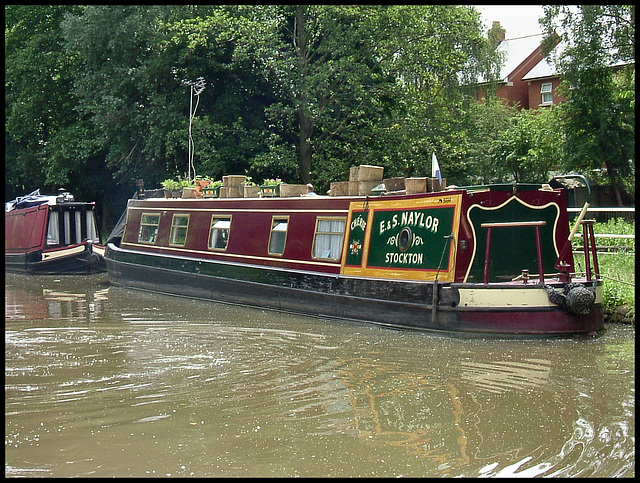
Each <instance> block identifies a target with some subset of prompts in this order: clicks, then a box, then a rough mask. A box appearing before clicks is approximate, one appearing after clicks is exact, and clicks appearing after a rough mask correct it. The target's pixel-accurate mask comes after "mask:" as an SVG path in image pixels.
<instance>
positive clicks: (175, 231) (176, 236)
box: [169, 215, 190, 247]
mask: <svg viewBox="0 0 640 483" xmlns="http://www.w3.org/2000/svg"><path fill="white" fill-rule="evenodd" d="M189 216H190V215H173V220H172V221H171V235H170V236H169V245H176V246H180V247H183V246H184V245H185V243H187V228H188V227H189Z"/></svg>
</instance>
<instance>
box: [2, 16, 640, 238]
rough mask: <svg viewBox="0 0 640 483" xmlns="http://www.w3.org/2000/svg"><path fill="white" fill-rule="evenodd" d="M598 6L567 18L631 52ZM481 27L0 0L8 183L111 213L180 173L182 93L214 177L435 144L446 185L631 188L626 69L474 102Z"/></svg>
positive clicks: (184, 128)
mask: <svg viewBox="0 0 640 483" xmlns="http://www.w3.org/2000/svg"><path fill="white" fill-rule="evenodd" d="M560 7H562V6H558V8H560ZM595 7H598V8H595ZM595 7H594V9H591V10H588V12H589V15H591V17H589V18H588V19H586V20H585V21H584V22H583V23H580V22H577V21H572V22H570V23H569V24H567V25H578V26H582V25H583V24H584V25H588V26H594V29H593V31H594V36H593V40H594V42H595V41H596V40H598V39H599V40H600V43H599V44H598V43H597V42H596V43H595V44H597V45H603V46H604V45H611V44H612V42H617V44H616V45H618V46H619V47H620V49H619V50H620V52H621V55H622V54H624V52H626V54H625V55H627V57H628V55H629V51H630V50H629V48H628V45H626V44H624V42H625V41H628V40H629V39H631V40H633V36H632V35H631V36H630V34H633V33H634V29H635V25H634V24H633V22H632V23H631V25H628V26H627V28H626V30H625V29H624V28H623V27H622V25H623V24H622V22H618V21H617V20H616V21H612V22H609V23H607V22H605V19H606V18H609V17H607V15H608V14H611V15H613V14H617V13H626V12H627V11H626V10H625V8H627V7H624V6H595ZM618 7H619V8H618ZM559 11H560V10H559ZM586 11H587V10H585V12H586ZM550 12H551V11H550ZM551 13H553V12H551ZM549 18H555V17H553V15H551V16H550V17H549ZM585 18H586V17H585ZM612 18H614V17H612ZM615 18H618V17H615ZM622 18H626V17H624V16H623V17H622ZM574 20H575V19H574ZM587 20H588V22H587ZM581 22H582V21H581ZM612 26H615V28H612ZM596 27H597V28H596ZM482 30H483V26H482V25H481V22H480V16H479V14H478V12H477V11H476V10H475V9H474V8H473V7H472V6H461V5H308V6H303V5H124V6H118V5H48V6H47V5H44V6H34V5H29V6H20V5H8V6H5V118H6V122H5V126H6V128H5V129H6V130H5V158H6V159H7V162H6V165H5V186H6V188H7V195H8V196H9V197H11V196H13V197H15V196H16V195H21V194H24V193H25V192H28V191H30V190H33V189H36V188H44V189H50V190H55V189H57V188H58V187H59V186H61V185H65V187H66V188H68V189H70V190H72V191H73V192H74V193H75V194H76V196H77V197H78V198H86V199H90V200H95V201H96V202H97V203H98V205H99V206H103V207H104V210H105V212H106V216H105V219H106V220H107V222H110V223H112V224H113V223H115V221H116V220H117V218H118V217H119V215H120V212H121V211H122V209H124V204H125V201H126V198H127V197H128V196H130V195H131V194H132V193H133V192H134V190H135V189H134V180H135V179H137V178H143V179H144V180H145V184H146V185H147V186H154V185H156V186H157V185H159V184H160V182H161V181H162V180H163V179H167V178H171V179H175V178H177V177H178V175H179V174H180V173H184V172H185V171H186V170H187V168H188V153H189V137H188V132H189V124H190V123H189V115H190V113H191V112H192V110H191V108H192V105H191V101H194V102H197V106H198V109H197V111H196V114H195V116H194V118H193V120H192V121H193V122H192V123H191V128H192V137H193V140H194V145H193V154H194V164H195V169H196V174H197V173H206V174H208V175H210V176H211V177H212V178H214V179H219V178H221V177H222V176H223V175H225V174H227V173H246V174H247V175H249V176H251V177H253V179H264V178H276V177H278V178H281V179H283V180H284V181H286V182H291V183H296V182H303V183H307V182H312V183H313V184H314V186H315V188H316V190H317V192H324V191H326V190H327V189H328V188H329V185H330V183H331V182H332V181H336V180H344V179H347V178H348V175H349V168H350V167H351V166H354V165H358V164H376V165H381V166H384V167H385V175H387V176H428V175H429V174H430V168H431V155H432V153H434V152H435V153H436V154H437V156H438V159H439V161H440V166H441V168H442V171H443V174H444V176H445V177H446V178H447V180H448V182H449V183H450V184H458V185H462V184H478V183H487V182H491V181H505V180H507V179H516V180H522V181H533V180H543V178H544V177H545V175H546V174H547V171H549V170H550V169H551V168H556V167H561V168H564V169H566V170H568V169H574V168H575V169H578V168H580V167H584V168H590V169H591V168H594V167H603V168H604V169H603V171H601V172H602V173H603V176H605V177H607V178H610V179H612V180H614V181H615V182H616V183H617V186H619V187H620V188H621V189H622V191H623V192H627V193H633V186H634V183H633V180H634V177H635V171H634V170H633V166H634V163H633V159H634V156H635V154H634V151H633V149H634V144H633V142H634V141H633V134H634V132H635V114H634V111H633V108H634V106H635V89H634V87H635V70H626V71H621V72H618V74H617V75H616V76H603V77H602V78H601V79H599V80H598V78H596V77H594V78H591V77H587V76H586V74H585V76H581V75H582V74H580V75H578V76H577V77H575V79H577V81H579V82H580V83H583V84H584V85H585V86H586V87H585V88H586V90H585V92H586V93H587V94H586V95H587V97H585V99H586V100H589V99H590V98H589V97H588V96H593V107H594V108H593V109H591V110H589V109H590V108H589V107H588V105H587V102H583V101H581V100H580V99H578V98H576V99H575V102H574V103H573V105H572V106H571V107H570V108H567V110H561V109H558V110H549V111H548V112H547V111H544V112H542V111H541V112H540V113H538V114H537V115H535V116H534V115H532V114H528V113H518V112H516V111H514V110H513V109H509V108H505V107H504V106H502V105H500V104H499V103H497V102H492V101H491V100H489V101H487V102H486V103H485V104H483V105H476V104H475V103H474V102H472V101H471V99H472V98H471V96H470V92H469V90H468V88H466V87H465V84H467V85H470V84H472V83H473V82H474V81H475V80H477V79H478V75H482V76H483V77H484V78H485V79H488V80H491V78H493V77H495V75H496V72H498V69H497V68H498V64H499V61H500V58H499V55H498V53H497V51H496V45H497V44H496V41H495V40H496V38H497V35H498V33H499V32H497V31H496V30H495V29H494V30H493V31H491V32H489V34H488V36H487V35H484V33H483V31H482ZM581 35H582V34H581ZM583 37H584V35H583ZM577 38H578V37H577ZM580 38H581V37H580ZM585 38H586V37H585ZM583 44H584V42H576V46H581V45H583ZM595 44H594V45H595ZM589 45H591V44H589ZM601 50H602V49H600V48H599V47H598V48H597V49H596V48H594V49H591V50H589V49H585V48H582V47H580V49H577V48H576V49H574V50H573V51H572V52H574V53H575V55H574V56H573V57H572V58H579V55H578V54H580V55H582V54H583V53H584V55H583V58H584V59H590V58H591V57H589V55H591V54H590V53H589V52H591V51H593V52H601ZM598 55H599V54H598ZM596 58H598V57H597V56H596ZM592 64H593V65H598V66H600V65H601V64H602V63H592ZM585 65H588V63H585ZM574 70H575V72H578V73H580V72H582V71H580V69H573V70H571V69H568V75H570V72H569V71H571V72H573V71H574ZM597 72H600V71H597ZM198 77H203V78H204V79H205V82H206V87H205V89H204V91H202V92H201V94H200V95H199V96H195V97H196V98H192V97H191V87H190V84H189V83H192V82H193V81H195V80H196V79H197V78H198ZM587 81H589V82H590V83H591V84H589V82H587ZM580 85H582V84H580ZM560 113H562V116H560ZM595 114H598V115H599V116H600V117H599V118H596V117H595ZM556 116H558V117H556ZM580 116H585V122H584V123H581V122H579V121H580V120H581V118H580ZM589 116H591V117H589ZM594 119H595V120H594ZM559 127H561V128H562V129H559ZM560 136H562V138H560ZM559 139H562V140H559ZM630 160H631V161H630ZM601 161H603V162H601ZM625 163H626V164H625ZM556 165H559V166H556ZM627 180H631V181H627ZM103 231H104V228H103Z"/></svg>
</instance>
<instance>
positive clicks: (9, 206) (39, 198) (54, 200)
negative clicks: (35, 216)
mask: <svg viewBox="0 0 640 483" xmlns="http://www.w3.org/2000/svg"><path fill="white" fill-rule="evenodd" d="M74 201H75V200H74V198H73V195H72V194H71V193H69V192H67V191H61V192H60V194H58V195H43V194H40V189H37V190H35V191H32V192H31V193H29V194H28V195H26V196H18V197H17V198H16V199H15V200H12V201H7V202H6V203H5V204H4V211H5V213H6V212H9V211H13V210H21V209H24V208H30V207H32V206H38V205H44V204H47V205H49V206H55V205H60V204H64V203H72V202H74Z"/></svg>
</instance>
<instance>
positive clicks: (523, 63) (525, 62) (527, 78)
mask: <svg viewBox="0 0 640 483" xmlns="http://www.w3.org/2000/svg"><path fill="white" fill-rule="evenodd" d="M496 24H497V25H498V26H499V22H494V26H496ZM543 39H544V36H543V34H541V33H540V34H535V35H527V36H524V37H516V38H512V39H506V38H505V35H504V33H503V34H502V36H501V39H500V45H499V46H498V51H499V52H501V53H502V54H503V55H504V59H505V62H504V65H503V66H502V68H501V69H500V74H499V79H498V81H497V91H496V95H497V97H499V98H500V99H503V100H504V101H505V102H506V103H508V104H509V105H511V106H515V105H518V106H519V107H520V109H538V108H540V107H545V106H550V105H553V104H558V103H559V102H562V101H564V100H565V99H563V98H560V97H559V96H557V95H556V94H555V92H556V89H557V88H558V85H560V82H561V78H560V76H559V75H558V74H557V73H556V72H555V69H554V68H553V67H552V66H551V65H550V64H549V63H548V62H547V61H546V59H545V55H544V54H543V51H542V46H541V43H542V41H543ZM554 39H555V41H556V45H557V43H558V42H559V41H560V37H559V36H557V35H556V34H554ZM487 87H488V84H487V83H486V82H481V83H480V85H479V89H478V90H477V91H476V98H477V99H478V100H481V99H483V98H486V96H487Z"/></svg>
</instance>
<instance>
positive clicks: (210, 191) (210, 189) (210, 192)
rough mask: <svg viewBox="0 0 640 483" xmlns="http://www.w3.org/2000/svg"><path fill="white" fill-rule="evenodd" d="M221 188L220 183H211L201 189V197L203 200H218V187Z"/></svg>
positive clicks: (219, 181)
mask: <svg viewBox="0 0 640 483" xmlns="http://www.w3.org/2000/svg"><path fill="white" fill-rule="evenodd" d="M221 186H222V181H221V180H217V181H211V182H210V183H209V184H208V185H207V186H204V187H203V188H202V196H203V197H204V198H218V196H219V195H220V187H221Z"/></svg>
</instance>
